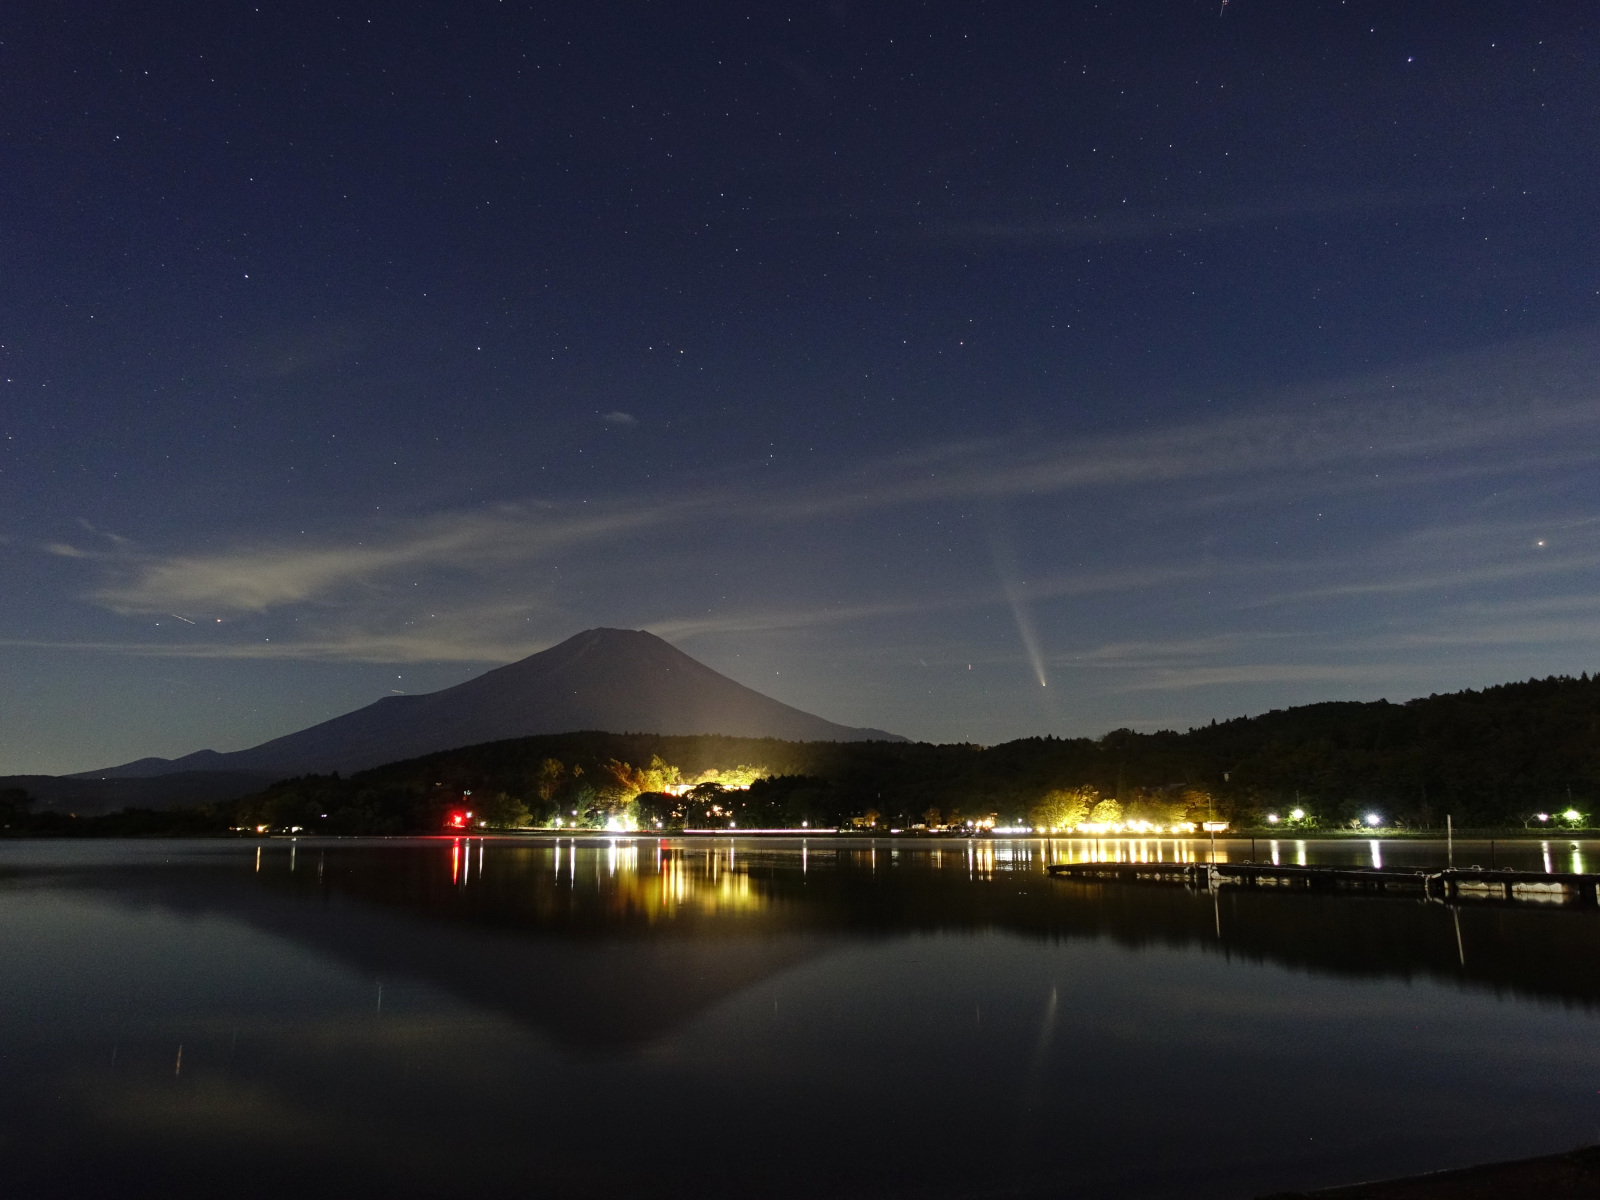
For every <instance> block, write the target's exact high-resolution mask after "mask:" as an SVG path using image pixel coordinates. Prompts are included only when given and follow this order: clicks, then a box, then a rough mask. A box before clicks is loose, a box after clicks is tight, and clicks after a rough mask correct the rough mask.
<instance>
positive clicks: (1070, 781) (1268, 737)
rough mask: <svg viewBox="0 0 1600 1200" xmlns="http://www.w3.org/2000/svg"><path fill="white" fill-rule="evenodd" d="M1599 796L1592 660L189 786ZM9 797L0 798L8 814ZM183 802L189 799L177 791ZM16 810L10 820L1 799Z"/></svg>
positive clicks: (1346, 815) (953, 808) (329, 816)
mask: <svg viewBox="0 0 1600 1200" xmlns="http://www.w3.org/2000/svg"><path fill="white" fill-rule="evenodd" d="M1597 798H1600V678H1596V679H1591V678H1590V677H1589V676H1588V675H1587V674H1584V675H1582V676H1579V677H1577V678H1573V677H1570V676H1553V677H1550V678H1547V679H1535V680H1528V681H1527V682H1523V683H1513V684H1505V685H1502V686H1499V687H1491V688H1485V689H1483V690H1481V691H1463V692H1455V693H1450V694H1446V695H1434V696H1427V697H1423V698H1420V699H1417V700H1411V701H1407V702H1404V703H1389V702H1388V701H1384V700H1379V701H1374V702H1370V703H1356V702H1349V703H1345V702H1335V703H1325V704H1312V705H1306V706H1303V707H1299V708H1290V709H1283V710H1274V711H1272V712H1269V713H1265V714H1262V715H1260V716H1256V717H1239V718H1235V719H1233V720H1227V721H1213V722H1211V723H1210V724H1208V725H1205V726H1201V727H1199V728H1195V729H1191V730H1188V731H1187V732H1184V733H1179V732H1175V731H1160V732H1154V733H1140V732H1135V731H1133V730H1128V729H1119V730H1115V731H1113V732H1111V733H1108V734H1106V735H1104V736H1103V737H1100V738H1055V737H1036V738H1024V739H1020V740H1017V741H1012V742H1006V743H1003V744H1000V745H996V746H987V747H986V746H976V745H965V744H952V745H935V744H930V743H919V742H782V741H777V740H775V739H762V738H732V737H713V736H705V737H673V736H666V735H651V734H609V733H596V732H588V733H570V734H552V735H544V736H539V737H528V738H516V739H511V740H508V741H502V742H491V743H487V744H485V745H480V746H468V747H463V748H461V749H457V750H451V751H446V752H443V753H439V754H431V755H427V756H425V757H422V758H417V759H412V760H409V761H406V762H399V763H392V764H389V765H387V766H382V767H377V768H374V769H372V770H369V771H363V772H360V773H358V774H355V775H351V776H349V777H341V776H339V775H324V776H307V777H303V778H298V779H290V780H284V781H281V782H279V783H275V784H273V785H272V786H270V787H268V788H266V789H265V790H264V791H262V792H261V793H259V794H258V795H255V796H250V797H247V798H245V799H243V800H239V801H235V802H232V803H231V804H226V805H214V806H209V807H208V808H207V809H206V810H205V811H207V812H209V813H210V816H209V817H208V818H207V819H210V820H212V821H213V823H217V822H226V823H227V825H228V826H231V827H242V828H254V827H257V826H265V827H267V828H270V829H274V830H279V829H287V828H294V827H298V828H300V829H302V830H304V831H306V832H329V833H417V832H434V831H437V830H439V829H441V828H445V827H447V824H448V822H449V821H450V820H451V819H452V817H453V816H454V815H457V814H464V813H466V812H471V813H472V814H473V815H472V817H471V818H470V823H471V826H472V827H477V828H518V827H526V826H540V827H544V826H553V825H554V824H555V822H557V821H559V822H561V827H563V828H573V827H577V828H596V827H599V828H604V827H606V826H607V824H608V823H618V824H631V825H634V826H637V827H638V828H642V829H647V830H648V829H656V828H661V829H664V830H665V829H673V828H681V827H684V826H688V827H691V828H692V827H696V826H706V825H712V826H726V825H734V826H735V827H738V828H753V827H767V828H770V827H786V828H795V827H799V826H801V825H802V824H805V825H809V826H810V827H812V828H819V827H821V828H827V827H836V826H841V825H849V824H851V823H857V824H872V825H874V826H876V827H886V826H887V827H896V828H909V827H911V826H913V825H931V826H937V825H961V824H963V823H964V822H966V821H982V820H994V821H996V822H997V823H999V824H1014V823H1028V824H1034V825H1047V826H1055V825H1057V824H1076V823H1080V822H1081V821H1083V820H1135V819H1144V820H1150V821H1152V822H1154V823H1156V824H1161V825H1170V824H1171V823H1173V822H1174V821H1178V820H1191V821H1199V820H1206V819H1218V820H1226V821H1229V822H1231V823H1232V824H1233V825H1235V826H1236V827H1240V826H1246V825H1256V824H1262V823H1265V822H1266V820H1267V817H1268V816H1269V815H1275V816H1278V817H1279V818H1280V821H1281V822H1282V823H1284V824H1289V823H1290V814H1291V813H1293V812H1296V811H1298V812H1301V813H1303V814H1304V815H1303V816H1302V817H1301V818H1300V819H1299V820H1298V821H1297V822H1295V823H1297V824H1300V825H1302V826H1305V827H1321V828H1336V827H1342V826H1346V825H1349V824H1351V823H1352V822H1360V821H1362V820H1363V818H1364V817H1365V815H1366V814H1368V813H1376V814H1378V815H1379V816H1380V817H1381V819H1382V823H1383V824H1384V825H1385V826H1387V827H1396V826H1400V827H1404V826H1410V827H1415V828H1436V827H1439V826H1441V825H1442V824H1443V822H1444V817H1445V814H1447V813H1448V814H1451V815H1452V816H1453V817H1454V819H1455V821H1456V823H1457V824H1458V825H1476V826H1506V825H1524V824H1531V823H1534V822H1537V820H1538V814H1540V813H1545V814H1559V813H1562V812H1565V811H1567V810H1569V809H1573V810H1576V811H1578V812H1580V813H1581V814H1582V816H1583V818H1584V823H1587V820H1588V818H1589V816H1590V815H1591V813H1592V812H1595V811H1597V806H1596V800H1597ZM25 810H26V806H25V805H22V806H19V805H18V804H17V803H15V802H13V803H12V806H11V810H10V811H12V812H25ZM189 811H191V812H199V811H200V810H189ZM19 819H23V818H19Z"/></svg>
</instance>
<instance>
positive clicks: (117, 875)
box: [0, 836, 1600, 1200]
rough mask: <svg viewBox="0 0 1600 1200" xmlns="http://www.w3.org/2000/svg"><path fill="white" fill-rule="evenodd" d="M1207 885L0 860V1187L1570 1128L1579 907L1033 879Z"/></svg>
mask: <svg viewBox="0 0 1600 1200" xmlns="http://www.w3.org/2000/svg"><path fill="white" fill-rule="evenodd" d="M1488 850H1489V847H1488V845H1487V843H1485V844H1484V845H1482V846H1476V845H1473V844H1471V843H1466V842H1458V843H1457V853H1458V855H1466V856H1467V861H1473V860H1474V859H1475V858H1478V857H1482V858H1484V859H1487V857H1488ZM1263 851H1264V852H1266V853H1268V854H1270V855H1271V856H1272V858H1273V860H1274V861H1277V860H1278V858H1279V856H1280V855H1281V857H1282V859H1283V860H1284V861H1295V862H1300V863H1307V862H1310V863H1313V864H1327V865H1344V866H1364V865H1370V864H1372V863H1374V862H1379V861H1381V862H1383V863H1384V865H1385V866H1386V867H1390V868H1394V867H1405V866H1408V865H1415V866H1419V867H1423V866H1430V865H1439V864H1442V862H1443V860H1444V848H1443V846H1442V845H1437V844H1431V843H1424V842H1414V841H1406V842H1396V841H1383V840H1382V839H1376V840H1374V839H1368V838H1362V839H1359V840H1356V839H1350V840H1345V841H1331V840H1329V841H1319V840H1316V839H1314V838H1300V839H1296V840H1294V841H1293V842H1292V843H1291V844H1289V845H1286V844H1283V843H1282V842H1277V841H1273V842H1268V843H1266V845H1264V846H1258V847H1252V845H1251V844H1250V843H1249V842H1248V841H1239V840H1229V839H1226V838H1224V839H1221V840H1219V841H1218V842H1217V843H1216V846H1215V850H1214V853H1215V856H1216V858H1217V860H1219V861H1224V862H1227V861H1235V862H1236V861H1241V860H1243V859H1246V858H1248V857H1251V856H1252V855H1253V854H1255V853H1258V852H1263ZM1591 851H1592V846H1590V845H1589V844H1583V843H1580V844H1577V845H1570V844H1563V843H1560V842H1557V843H1553V844H1552V843H1547V844H1545V845H1541V844H1540V843H1538V842H1527V843H1515V844H1511V845H1507V844H1504V843H1502V844H1500V845H1499V846H1498V848H1497V855H1498V859H1497V860H1498V861H1499V862H1500V863H1501V864H1502V865H1506V866H1514V867H1517V868H1518V869H1525V870H1538V869H1540V867H1541V866H1543V865H1544V864H1545V862H1546V860H1547V858H1548V860H1549V861H1550V863H1551V865H1560V866H1563V867H1564V866H1566V864H1567V863H1569V862H1572V863H1579V862H1585V861H1592V860H1593V855H1592V852H1591ZM307 853H309V854H313V855H314V856H315V861H316V863H317V870H315V871H310V870H300V869H299V867H301V866H302V865H304V864H302V863H301V861H300V860H301V858H302V857H303V856H304V855H305V854H307ZM1212 853H1213V847H1212V846H1211V844H1210V842H1209V840H1207V841H1199V840H1189V839H1185V838H1181V837H1180V838H1176V839H1174V838H1171V837H1156V836H1129V837H1110V836H1107V837H1015V838H1003V837H995V838H974V839H970V840H969V839H960V838H951V839H943V840H916V839H909V838H895V839H889V838H879V839H872V838H865V837H863V838H841V837H828V836H813V837H808V838H804V839H800V838H795V839H792V840H791V839H773V840H755V839H742V838H741V839H737V840H735V839H731V838H725V837H705V838H642V837H628V836H618V837H603V838H602V837H587V838H586V837H582V836H579V837H567V836H562V837H560V838H554V837H530V838H515V839H501V840H496V839H494V838H480V837H476V836H474V837H458V838H441V839H437V840H431V839H430V840H419V841H390V840H384V841H374V842H362V841H335V840H316V839H301V841H300V842H297V843H285V842H280V841H271V840H268V841H260V842H231V843H223V842H199V841H196V842H185V843H156V842H142V843H127V844H117V843H107V842H100V843H94V844H92V845H91V844H78V843H66V844H64V843H51V842H44V841H37V842H0V996H4V997H5V1003H4V1004H3V1005H0V1055H3V1056H4V1062H5V1064H6V1069H5V1071H4V1072H0V1110H3V1112H4V1113H5V1126H4V1129H5V1133H6V1136H7V1143H6V1145H7V1162H6V1190H7V1194H14V1195H19V1196H21V1195H25V1196H29V1197H68V1196H73V1197H76V1196H84V1195H117V1196H141V1195H147V1196H152V1197H153V1196H162V1197H167V1196H175V1197H189V1196H195V1197H198V1196H213V1195H218V1194H228V1195H239V1196H263V1197H265V1196H281V1195H284V1194H293V1195H295V1196H296V1197H304V1198H305V1200H320V1198H321V1197H324V1196H326V1197H335V1196H338V1197H344V1196H348V1195H351V1194H367V1193H370V1192H381V1193H382V1194H384V1195H389V1196H398V1197H407V1198H409V1197H421V1196H430V1197H431V1196H473V1197H482V1196H524V1195H531V1194H539V1195H552V1196H577V1197H587V1196H596V1197H599V1196H617V1195H644V1194H648V1195H652V1196H661V1197H677V1196H695V1197H704V1196H711V1197H719V1196H724V1195H726V1196H734V1195H738V1196H746V1195H750V1194H759V1195H763V1196H778V1197H801V1196H816V1195H830V1196H832V1195H843V1196H869V1195H870V1196H876V1195H894V1196H901V1197H916V1196H938V1197H946V1196H956V1195H967V1194H979V1193H981V1194H1005V1195H1009V1196H1033V1195H1038V1196H1046V1195H1050V1196H1057V1195H1059V1196H1072V1195H1085V1196H1088V1195H1117V1196H1126V1197H1135V1198H1137V1197H1155V1196H1168V1195H1172V1194H1175V1193H1177V1192H1180V1191H1181V1192H1182V1193H1183V1194H1185V1195H1186V1196H1190V1195H1192V1196H1194V1197H1198V1198H1200V1200H1205V1198H1207V1197H1215V1198H1217V1200H1222V1198H1224V1197H1229V1198H1231V1197H1238V1196H1248V1195H1263V1194H1269V1193H1272V1192H1275V1191H1282V1190H1288V1189H1305V1188H1309V1187H1314V1186H1324V1185H1333V1184H1337V1183H1340V1182H1348V1181H1351V1180H1354V1179H1358V1178H1372V1177H1381V1176H1386V1175H1397V1174H1404V1173H1410V1172H1415V1171H1422V1170H1427V1169H1431V1168H1442V1167H1448V1166H1453V1165H1460V1164H1465V1163H1467V1162H1471V1161H1482V1160H1485V1159H1493V1158H1508V1157H1516V1156H1519V1155H1526V1154H1534V1153H1543V1152H1546V1151H1553V1150H1559V1149H1562V1148H1565V1147H1570V1146H1572V1145H1577V1144H1580V1143H1582V1142H1583V1141H1584V1140H1586V1139H1588V1138H1590V1137H1591V1136H1592V1126H1593V1121H1594V1108H1593V1105H1594V1099H1593V1096H1594V1086H1595V1085H1594V1082H1593V1081H1594V1079H1595V1078H1596V1077H1597V1076H1600V1020H1597V1014H1600V914H1596V913H1595V912H1592V911H1574V910H1565V909H1559V908H1551V909H1548V910H1545V909H1538V908H1531V907H1529V908H1523V907H1516V906H1509V907H1508V906H1496V905H1492V904H1488V905H1479V906H1477V907H1473V906H1471V905H1466V906H1463V907H1461V908H1450V907H1447V906H1445V905H1441V904H1419V903H1417V902H1416V901H1415V900H1414V899H1409V898H1385V897H1381V896H1363V897H1338V896H1324V895H1309V894H1302V893H1296V894H1274V893H1272V892H1270V891H1269V890H1268V889H1262V890H1261V891H1251V890H1249V889H1239V888H1231V889H1226V890H1224V891H1222V892H1219V893H1216V894H1212V893H1209V892H1207V891H1205V890H1203V889H1198V890H1189V889H1186V888H1184V887H1183V886H1178V885H1175V886H1159V885H1143V886H1141V885H1116V884H1088V883H1076V882H1067V881H1058V880H1053V879H1051V878H1050V877H1049V876H1048V874H1047V868H1048V867H1049V865H1050V864H1051V863H1055V862H1158V861H1165V862H1188V863H1203V862H1206V861H1208V860H1209V858H1210V857H1211V855H1212ZM180 1046H181V1047H182V1051H181V1053H182V1057H181V1060H180V1059H179V1058H178V1054H179V1050H178V1048H179V1047H180ZM1463 1046H1470V1047H1471V1053H1470V1054H1463V1053H1462V1047H1463ZM180 1061H181V1069H178V1068H176V1067H175V1065H174V1064H175V1063H177V1062H180ZM1174 1080H1176V1081H1182V1085H1181V1086H1169V1085H1170V1084H1171V1082H1172V1081H1174ZM1197 1081H1198V1082H1197ZM1197 1086H1198V1087H1199V1088H1200V1089H1201V1091H1200V1093H1198V1094H1200V1095H1203V1097H1204V1103H1197V1102H1196V1096H1197V1092H1196V1087H1197ZM1308 1131H1311V1132H1309V1133H1308ZM1313 1134H1314V1136H1313ZM1263 1147H1269V1148H1270V1152H1267V1151H1265V1150H1264V1149H1263ZM708 1156H712V1159H713V1161H714V1164H715V1166H714V1169H707V1166H706V1161H707V1157H708Z"/></svg>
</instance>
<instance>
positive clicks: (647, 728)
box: [83, 627, 904, 778]
mask: <svg viewBox="0 0 1600 1200" xmlns="http://www.w3.org/2000/svg"><path fill="white" fill-rule="evenodd" d="M578 730H599V731H602V732H607V733H665V734H701V733H706V734H726V735H729V736H733V737H771V738H779V739H782V740H784V741H796V742H800V741H817V742H854V741H902V740H904V739H902V738H899V737H897V736H896V735H894V734H891V733H885V732H884V731H883V730H881V729H859V728H853V727H850V726H846V725H838V724H835V723H834V722H832V721H828V720H825V719H823V718H822V717H818V716H813V715H812V714H811V713H808V712H802V711H801V710H800V709H798V708H793V707H791V706H789V705H787V704H784V703H782V702H781V701H779V700H774V699H773V698H772V697H770V696H766V695H763V694H762V693H760V692H757V691H755V690H754V689H752V688H748V687H746V686H744V685H743V684H741V683H737V682H735V681H734V680H732V679H729V678H728V677H727V676H726V675H722V674H720V673H718V672H717V671H714V670H712V669H711V668H710V667H708V666H706V665H705V664H704V663H702V662H700V661H699V660H698V659H695V658H692V657H690V656H689V655H687V654H685V653H684V652H683V651H682V650H679V649H678V648H677V647H676V646H674V645H672V643H670V642H668V641H665V640H664V639H662V638H659V637H657V636H656V635H655V634H653V633H650V632H648V631H646V630H643V629H610V628H604V627H601V628H595V629H586V630H584V631H583V632H582V633H576V634H574V635H573V636H571V637H569V638H567V639H566V640H565V641H562V642H558V643H557V644H556V645H554V646H551V647H550V648H549V649H547V650H541V651H540V652H539V653H537V654H530V655H529V656H528V657H527V658H523V659H519V660H518V661H516V662H513V663H507V664H506V665H505V666H503V667H495V668H494V669H493V670H490V671H486V672H484V673H483V674H482V675H479V676H478V677H477V678H475V679H469V680H467V681H466V682H465V683H458V684H456V685H455V686H454V687H449V688H445V689H444V690H443V691H438V692H429V693H425V694H422V695H413V696H388V697H385V698H384V699H382V700H378V701H375V702H374V703H372V704H369V705H367V706H366V707H365V708H361V709H357V710H356V711H355V712H351V713H346V714H345V715H344V716H342V717H335V718H334V719H333V720H331V721H324V722H322V723H321V724H320V725H313V726H311V727H310V728H309V729H302V730H301V731H300V732H298V733H291V734H288V735H286V736H284V737H280V738H275V739H273V740H272V741H270V742H264V743H262V744H261V745H259V746H255V747H252V748H251V749H249V750H238V751H235V752H233V753H230V754H217V753H215V752H213V751H199V752H197V753H196V754H192V755H188V756H185V757H184V758H179V759H171V760H169V759H140V760H139V761H137V762H133V763H127V764H124V765H123V766H120V767H110V768H106V769H104V770H100V771H85V772H83V775H84V776H104V777H107V778H119V777H120V778H130V777H144V776H149V775H159V774H166V773H169V772H173V771H184V770H193V769H200V768H202V766H203V769H205V770H213V771H214V770H234V771H273V772H279V773H281V774H283V775H300V774H309V773H325V772H328V771H342V772H346V773H348V772H350V771H359V770H364V769H365V768H367V767H375V766H379V765H381V764H383V763H387V762H394V761H397V760H399V759H405V758H415V757H417V756H419V755H422V754H431V753H434V752H435V751H439V750H450V749H454V748H455V747H457V746H470V745H475V744H478V743H481V742H494V741H500V740H502V739H505V738H515V737H529V736H532V735H534V734H540V733H571V732H575V731H578ZM191 763H192V764H193V765H192V766H191V765H189V764H191Z"/></svg>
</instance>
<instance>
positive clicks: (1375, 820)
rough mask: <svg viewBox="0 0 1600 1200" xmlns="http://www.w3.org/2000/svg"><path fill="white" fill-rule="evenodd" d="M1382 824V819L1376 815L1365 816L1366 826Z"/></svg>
mask: <svg viewBox="0 0 1600 1200" xmlns="http://www.w3.org/2000/svg"><path fill="white" fill-rule="evenodd" d="M1382 823H1383V818H1382V817H1380V816H1379V815H1378V814H1377V813H1368V814H1367V824H1368V825H1381V824H1382Z"/></svg>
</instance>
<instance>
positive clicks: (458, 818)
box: [444, 812, 471, 829]
mask: <svg viewBox="0 0 1600 1200" xmlns="http://www.w3.org/2000/svg"><path fill="white" fill-rule="evenodd" d="M470 815H471V814H470V813H463V812H453V813H451V814H450V815H449V816H447V817H446V818H445V819H444V823H445V824H446V825H447V826H449V827H450V828H452V829H460V828H462V827H464V826H465V825H466V823H467V817H468V816H470Z"/></svg>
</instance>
